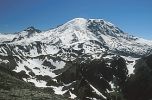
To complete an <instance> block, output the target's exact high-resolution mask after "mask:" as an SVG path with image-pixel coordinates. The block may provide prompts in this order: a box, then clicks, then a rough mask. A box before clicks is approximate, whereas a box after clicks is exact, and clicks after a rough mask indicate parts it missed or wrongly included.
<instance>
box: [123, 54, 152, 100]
mask: <svg viewBox="0 0 152 100" xmlns="http://www.w3.org/2000/svg"><path fill="white" fill-rule="evenodd" d="M135 68H136V69H135V74H134V75H132V76H131V77H130V78H129V79H128V81H127V83H126V88H125V91H124V94H125V95H126V98H127V99H128V100H135V99H137V100H151V99H152V95H151V93H152V84H151V83H152V55H149V56H147V57H144V58H142V59H140V60H138V62H137V64H136V65H135Z"/></svg>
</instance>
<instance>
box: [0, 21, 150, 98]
mask: <svg viewBox="0 0 152 100" xmlns="http://www.w3.org/2000/svg"><path fill="white" fill-rule="evenodd" d="M0 40H1V42H0V64H1V66H5V68H7V69H10V70H13V71H15V72H18V73H20V72H22V73H24V74H26V75H25V76H24V77H22V78H23V79H24V80H25V81H26V79H27V80H28V82H33V83H35V85H36V86H38V87H46V85H48V84H49V82H50V81H51V82H52V83H51V84H57V83H62V84H60V85H55V86H53V85H51V87H52V88H53V89H54V91H55V93H56V94H65V93H67V92H69V95H70V97H71V98H75V97H76V93H75V92H73V93H72V92H71V91H70V90H72V88H73V87H72V86H71V85H72V84H75V83H76V82H77V81H76V78H73V77H76V76H75V73H76V69H77V68H76V67H75V66H74V65H73V63H74V62H79V63H86V62H87V61H88V60H89V61H91V60H94V59H100V60H101V59H105V60H106V61H107V62H106V63H107V64H108V65H109V66H110V64H111V61H112V60H113V59H114V57H116V56H117V55H119V56H121V57H123V58H124V59H125V60H126V63H127V67H128V69H129V74H131V73H133V65H134V64H135V60H137V59H138V58H140V57H141V56H145V55H148V54H150V53H151V48H152V41H150V40H145V39H142V38H138V37H135V36H132V35H129V34H127V33H125V32H123V31H122V30H121V29H119V28H118V27H117V26H115V25H113V24H112V23H110V22H107V21H104V20H103V19H84V18H75V19H73V20H70V21H68V22H67V23H65V24H63V25H60V26H58V27H56V28H54V29H51V30H48V31H40V30H38V29H36V28H34V27H29V28H27V29H25V30H24V31H21V32H18V33H17V34H13V35H12V34H6V35H3V34H0ZM67 73H69V74H67ZM71 73H72V75H73V76H71ZM63 77H66V78H65V79H67V80H68V78H69V81H65V80H64V79H62V78H63ZM72 79H73V80H72ZM48 80H49V81H48ZM85 82H86V81H85ZM87 83H89V82H87ZM89 84H90V87H92V89H93V90H94V91H95V92H99V94H100V96H102V95H101V93H100V92H101V91H98V90H96V87H94V86H93V85H92V84H91V83H89ZM65 87H68V89H65ZM69 87H71V88H69ZM111 87H112V83H111ZM102 97H103V98H104V97H105V96H102Z"/></svg>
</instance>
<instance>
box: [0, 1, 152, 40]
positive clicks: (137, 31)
mask: <svg viewBox="0 0 152 100" xmlns="http://www.w3.org/2000/svg"><path fill="white" fill-rule="evenodd" d="M76 17H83V18H101V19H105V20H107V21H110V22H111V23H113V24H115V25H116V26H118V27H119V28H121V29H122V30H124V31H125V32H127V33H130V34H133V35H135V36H140V37H144V38H147V39H151V40H152V0H0V32H1V33H3V32H5V33H10V32H11V33H13V32H18V31H21V30H23V29H25V28H26V27H28V26H35V27H36V28H39V29H41V30H48V29H50V28H53V27H56V26H57V25H60V24H63V23H65V22H67V21H68V20H71V19H73V18H76Z"/></svg>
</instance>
